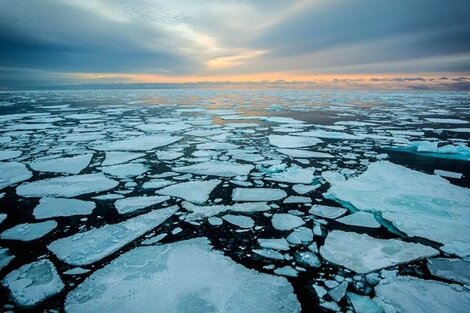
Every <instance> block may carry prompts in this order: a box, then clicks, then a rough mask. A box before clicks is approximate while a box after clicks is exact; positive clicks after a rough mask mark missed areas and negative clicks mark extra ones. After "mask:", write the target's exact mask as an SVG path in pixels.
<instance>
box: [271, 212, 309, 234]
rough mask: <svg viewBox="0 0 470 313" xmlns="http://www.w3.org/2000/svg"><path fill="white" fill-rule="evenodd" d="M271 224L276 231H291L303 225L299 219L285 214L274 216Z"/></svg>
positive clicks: (302, 221)
mask: <svg viewBox="0 0 470 313" xmlns="http://www.w3.org/2000/svg"><path fill="white" fill-rule="evenodd" d="M271 223H272V224H273V227H274V228H275V229H277V230H292V229H294V228H297V227H300V226H302V225H303V224H305V222H304V220H303V219H301V218H300V217H298V216H295V215H292V214H286V213H278V214H274V215H273V216H272V219H271Z"/></svg>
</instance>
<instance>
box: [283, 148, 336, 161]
mask: <svg viewBox="0 0 470 313" xmlns="http://www.w3.org/2000/svg"><path fill="white" fill-rule="evenodd" d="M277 151H279V152H280V153H282V154H285V155H288V156H290V157H293V158H308V159H309V158H317V159H327V158H334V155H332V154H329V153H325V152H316V151H308V150H301V149H277Z"/></svg>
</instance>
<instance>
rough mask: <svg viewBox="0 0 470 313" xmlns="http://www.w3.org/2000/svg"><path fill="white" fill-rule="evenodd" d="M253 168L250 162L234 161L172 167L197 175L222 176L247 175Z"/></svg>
mask: <svg viewBox="0 0 470 313" xmlns="http://www.w3.org/2000/svg"><path fill="white" fill-rule="evenodd" d="M253 168H254V166H253V165H250V164H240V163H236V162H221V161H209V162H203V163H198V164H194V165H188V166H181V167H173V168H172V170H173V171H175V172H179V173H191V174H197V175H212V176H222V177H235V176H243V175H248V173H250V171H251V170H252V169H253Z"/></svg>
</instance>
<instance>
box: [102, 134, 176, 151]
mask: <svg viewBox="0 0 470 313" xmlns="http://www.w3.org/2000/svg"><path fill="white" fill-rule="evenodd" d="M182 138H183V137H178V136H168V135H162V134H159V135H148V136H139V137H134V138H128V139H123V140H117V141H112V142H108V143H104V144H102V145H99V146H94V147H93V149H95V150H100V151H148V150H152V149H155V148H158V147H163V146H168V145H171V144H172V143H175V142H177V141H179V140H181V139H182Z"/></svg>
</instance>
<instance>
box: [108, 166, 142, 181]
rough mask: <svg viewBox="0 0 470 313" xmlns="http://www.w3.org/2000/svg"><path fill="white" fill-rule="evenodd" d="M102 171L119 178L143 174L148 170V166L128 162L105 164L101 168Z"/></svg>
mask: <svg viewBox="0 0 470 313" xmlns="http://www.w3.org/2000/svg"><path fill="white" fill-rule="evenodd" d="M101 171H103V173H106V174H109V175H111V176H115V177H118V178H128V177H135V176H139V175H142V174H143V173H145V172H147V171H148V168H147V166H145V165H144V164H141V163H128V164H118V165H110V166H105V167H102V168H101Z"/></svg>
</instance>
